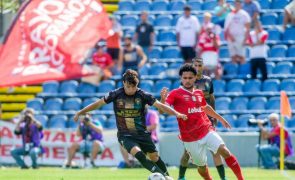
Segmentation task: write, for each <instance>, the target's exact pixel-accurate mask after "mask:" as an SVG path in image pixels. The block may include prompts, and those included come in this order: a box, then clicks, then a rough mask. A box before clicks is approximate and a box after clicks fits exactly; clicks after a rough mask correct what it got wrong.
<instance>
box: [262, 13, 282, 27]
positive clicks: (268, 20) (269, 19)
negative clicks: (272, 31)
mask: <svg viewBox="0 0 295 180" xmlns="http://www.w3.org/2000/svg"><path fill="white" fill-rule="evenodd" d="M277 19H278V15H277V14H276V13H265V14H263V15H262V16H261V17H260V20H261V23H262V25H276V24H277Z"/></svg>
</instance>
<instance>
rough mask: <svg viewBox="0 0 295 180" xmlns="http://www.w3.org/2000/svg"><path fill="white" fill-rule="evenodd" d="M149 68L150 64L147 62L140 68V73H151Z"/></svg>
mask: <svg viewBox="0 0 295 180" xmlns="http://www.w3.org/2000/svg"><path fill="white" fill-rule="evenodd" d="M149 69H150V65H149V64H145V65H144V66H142V67H141V68H140V69H139V75H140V76H142V75H149Z"/></svg>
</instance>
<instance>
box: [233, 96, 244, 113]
mask: <svg viewBox="0 0 295 180" xmlns="http://www.w3.org/2000/svg"><path fill="white" fill-rule="evenodd" d="M247 103H248V98H246V97H236V98H234V99H233V100H232V102H231V104H230V105H229V109H230V110H234V111H243V110H247Z"/></svg>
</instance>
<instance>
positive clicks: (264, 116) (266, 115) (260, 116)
mask: <svg viewBox="0 0 295 180" xmlns="http://www.w3.org/2000/svg"><path fill="white" fill-rule="evenodd" d="M268 116H269V114H259V115H258V116H257V117H256V119H262V120H268Z"/></svg>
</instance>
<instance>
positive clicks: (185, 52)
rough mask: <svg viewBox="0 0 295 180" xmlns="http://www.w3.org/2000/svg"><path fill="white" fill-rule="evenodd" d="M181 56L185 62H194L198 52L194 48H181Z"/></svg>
mask: <svg viewBox="0 0 295 180" xmlns="http://www.w3.org/2000/svg"><path fill="white" fill-rule="evenodd" d="M181 54H182V57H183V59H184V60H192V59H193V58H194V57H196V51H195V50H194V48H193V47H181Z"/></svg>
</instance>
